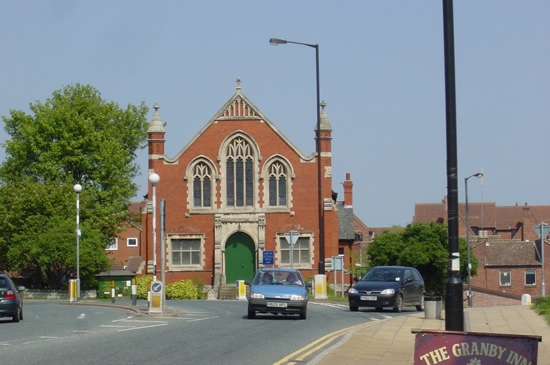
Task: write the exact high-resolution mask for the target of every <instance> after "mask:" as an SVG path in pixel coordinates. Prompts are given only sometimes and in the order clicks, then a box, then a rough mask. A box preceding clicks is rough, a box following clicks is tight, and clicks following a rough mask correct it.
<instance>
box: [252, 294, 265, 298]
mask: <svg viewBox="0 0 550 365" xmlns="http://www.w3.org/2000/svg"><path fill="white" fill-rule="evenodd" d="M250 298H253V299H264V295H263V294H262V293H250Z"/></svg>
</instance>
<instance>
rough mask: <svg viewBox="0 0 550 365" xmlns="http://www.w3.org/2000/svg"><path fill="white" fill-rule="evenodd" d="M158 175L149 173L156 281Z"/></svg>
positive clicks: (155, 275) (154, 278)
mask: <svg viewBox="0 0 550 365" xmlns="http://www.w3.org/2000/svg"><path fill="white" fill-rule="evenodd" d="M159 181H160V176H158V175H157V174H155V173H152V174H150V175H149V182H150V183H151V185H152V186H153V280H154V281H157V195H156V191H155V186H156V185H157V184H158V182H159Z"/></svg>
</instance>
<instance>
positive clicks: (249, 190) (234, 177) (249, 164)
mask: <svg viewBox="0 0 550 365" xmlns="http://www.w3.org/2000/svg"><path fill="white" fill-rule="evenodd" d="M253 166H254V154H253V152H252V148H251V147H250V144H248V142H247V141H246V140H244V139H243V138H241V137H238V138H235V139H234V140H233V141H232V142H231V143H230V144H229V146H228V147H227V160H226V168H227V180H226V187H227V206H230V207H243V206H252V205H253V203H254V181H253V179H254V170H253V168H254V167H253Z"/></svg>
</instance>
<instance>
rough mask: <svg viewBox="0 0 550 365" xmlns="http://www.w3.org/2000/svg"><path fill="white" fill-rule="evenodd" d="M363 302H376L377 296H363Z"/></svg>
mask: <svg viewBox="0 0 550 365" xmlns="http://www.w3.org/2000/svg"><path fill="white" fill-rule="evenodd" d="M360 299H361V300H376V299H377V298H376V295H362V296H361V298H360Z"/></svg>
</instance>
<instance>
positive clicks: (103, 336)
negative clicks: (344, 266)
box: [0, 300, 414, 365]
mask: <svg viewBox="0 0 550 365" xmlns="http://www.w3.org/2000/svg"><path fill="white" fill-rule="evenodd" d="M121 304H122V303H121ZM124 304H126V305H129V303H128V302H125V303H124ZM143 305H144V303H139V306H142V307H143ZM167 307H168V308H169V309H170V312H171V313H176V314H177V315H175V316H153V315H146V316H143V315H136V314H135V313H133V312H129V311H125V310H120V309H115V308H108V307H101V306H83V305H70V304H69V305H67V303H62V302H56V301H26V302H25V305H24V316H25V317H24V320H23V321H21V322H20V323H12V322H9V321H8V320H5V319H0V359H1V363H2V364H8V363H13V364H22V365H24V364H37V363H49V364H224V365H231V364H239V365H240V364H276V363H277V364H285V363H292V362H295V361H296V360H300V361H302V362H307V361H309V360H311V359H312V358H313V357H314V356H315V355H316V354H318V353H319V352H320V351H322V350H323V349H324V348H326V347H327V346H328V345H332V344H334V343H335V342H337V341H338V340H339V338H340V337H341V336H343V335H344V334H345V333H347V331H346V330H345V329H348V328H350V327H353V326H357V325H361V324H365V323H369V322H371V321H376V320H384V319H387V318H390V317H393V316H397V315H406V314H407V312H409V313H410V312H411V311H414V309H412V308H411V309H407V310H405V311H404V312H403V313H400V314H398V313H392V312H386V311H384V312H381V313H379V312H375V311H374V310H372V311H371V310H360V311H358V312H350V311H349V310H348V309H347V305H345V304H327V303H323V304H318V303H310V304H309V305H308V319H307V320H299V319H298V317H297V316H282V315H278V316H273V315H269V316H268V315H261V314H259V315H258V316H257V318H256V319H254V320H249V319H247V317H246V307H247V303H246V301H237V300H229V301H168V303H167ZM338 331H340V332H338Z"/></svg>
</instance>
